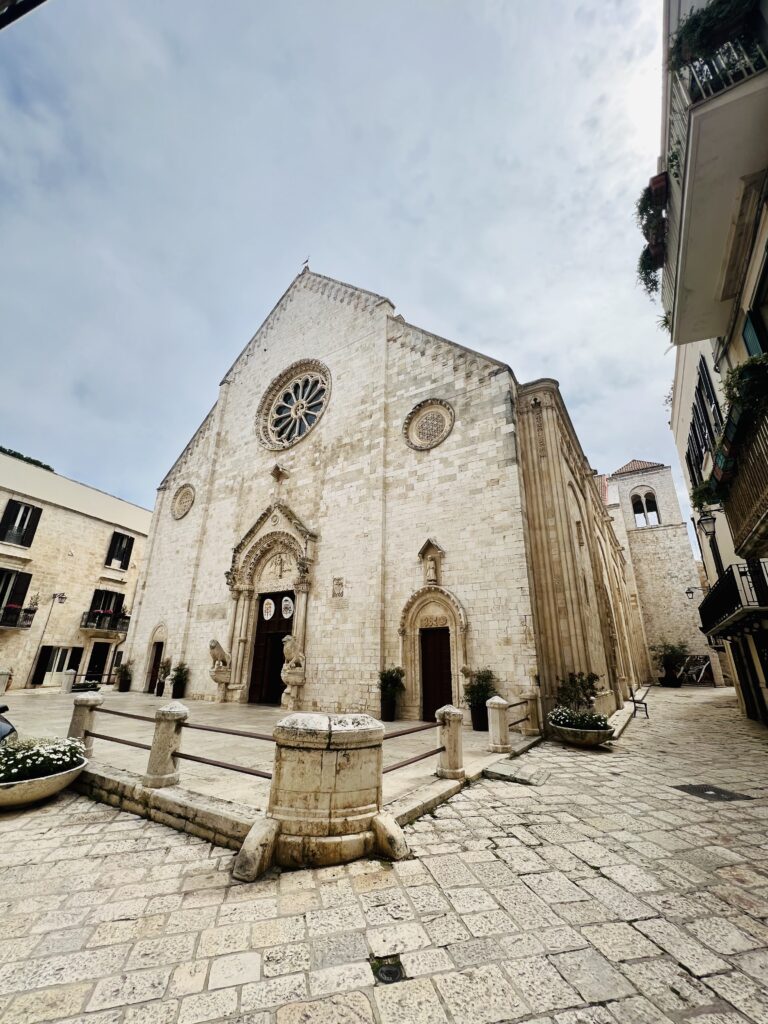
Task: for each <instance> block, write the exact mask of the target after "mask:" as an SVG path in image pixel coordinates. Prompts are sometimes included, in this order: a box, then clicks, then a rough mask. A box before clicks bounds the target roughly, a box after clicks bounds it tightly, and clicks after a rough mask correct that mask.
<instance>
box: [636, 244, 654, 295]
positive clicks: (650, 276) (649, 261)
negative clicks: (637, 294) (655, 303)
mask: <svg viewBox="0 0 768 1024" xmlns="http://www.w3.org/2000/svg"><path fill="white" fill-rule="evenodd" d="M658 270H659V266H658V261H657V260H656V259H654V257H653V255H652V253H651V247H650V246H649V245H646V246H644V247H643V251H642V252H641V253H640V259H639V260H638V261H637V280H638V281H639V283H640V284H641V285H642V287H643V289H644V290H645V292H646V294H647V295H649V296H650V297H651V298H653V296H654V295H656V294H657V292H658V290H659V275H658Z"/></svg>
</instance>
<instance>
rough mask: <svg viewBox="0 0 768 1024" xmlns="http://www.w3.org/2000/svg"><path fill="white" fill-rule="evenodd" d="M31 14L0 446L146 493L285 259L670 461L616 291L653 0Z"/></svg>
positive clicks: (15, 163) (16, 92) (21, 84)
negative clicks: (553, 386) (493, 361)
mask: <svg viewBox="0 0 768 1024" xmlns="http://www.w3.org/2000/svg"><path fill="white" fill-rule="evenodd" d="M72 15H73V10H72V6H71V4H67V3H65V2H64V0H60V2H58V3H51V4H44V5H42V6H41V7H40V8H38V9H37V10H36V11H35V12H34V13H33V14H30V15H28V16H26V17H25V18H22V19H21V20H20V21H18V22H17V23H16V24H15V25H14V26H12V27H11V28H9V29H7V30H5V31H3V32H2V33H0V123H2V124H3V132H2V133H0V231H1V232H2V238H3V243H4V250H5V255H6V259H5V261H4V269H3V273H2V275H0V302H1V303H2V308H3V322H2V339H3V340H2V347H3V378H4V383H5V387H4V389H3V390H4V402H3V407H2V413H0V436H1V437H2V441H3V443H4V444H6V445H8V446H9V447H13V448H16V449H20V450H23V451H26V452H28V453H29V454H30V455H33V456H36V457H39V458H42V459H43V460H45V461H47V462H50V463H52V464H53V465H54V466H55V467H56V469H57V470H59V471H60V472H63V473H66V474H67V475H70V476H74V477H76V478H78V479H82V480H84V481H87V482H89V483H92V484H94V485H95V486H98V487H102V488H104V489H106V490H109V491H112V492H115V493H117V494H120V495H122V496H124V497H126V498H129V499H131V500H134V501H138V502H141V503H144V504H151V503H152V501H153V495H154V488H155V487H156V485H157V483H158V482H159V481H160V479H161V478H162V476H163V474H164V473H165V471H166V470H167V468H168V467H169V466H170V465H171V463H172V462H173V460H174V459H175V457H176V455H177V454H178V452H179V451H180V450H181V449H182V448H183V446H184V444H185V443H186V441H187V440H188V438H189V437H190V436H191V434H192V432H193V431H194V430H195V428H196V427H197V425H198V423H199V422H200V420H201V419H202V418H203V416H204V415H205V413H206V412H207V410H208V408H209V407H210V405H211V404H212V403H213V401H214V400H215V397H216V385H217V383H218V381H219V379H220V377H221V375H222V373H223V372H224V370H225V369H226V368H227V366H229V365H230V363H231V362H232V360H233V358H234V357H235V355H236V354H237V353H238V352H239V351H240V349H241V348H242V346H243V345H244V344H245V342H246V341H247V339H248V338H249V337H250V336H251V334H252V333H253V331H254V330H255V328H256V327H257V326H258V324H259V323H260V322H261V320H262V319H263V317H264V315H265V314H266V312H267V311H268V310H269V309H270V308H271V307H272V305H273V304H274V302H275V300H276V298H277V297H278V296H279V295H280V294H281V293H282V291H283V290H284V288H285V287H286V285H287V283H288V282H289V281H290V279H291V278H292V277H293V275H294V274H295V273H296V272H297V271H298V269H299V268H300V266H301V263H302V261H303V259H304V258H305V257H306V256H308V255H309V256H310V257H311V265H312V267H313V269H316V270H318V271H319V272H321V273H326V274H330V275H332V276H335V277H340V278H341V279H343V280H347V281H351V282H353V283H357V284H360V285H361V286H363V287H367V288H370V289H372V290H375V291H378V292H381V293H383V294H386V295H389V296H390V297H391V298H392V299H393V301H395V302H396V303H397V305H398V310H399V311H400V312H402V313H403V314H404V315H405V316H406V318H407V319H409V320H411V321H413V322H416V323H418V324H420V325H421V326H423V327H425V328H427V329H428V330H432V331H434V332H435V333H438V334H441V335H444V336H446V337H450V338H453V339H455V340H457V341H459V342H462V343H464V344H467V345H469V346H471V347H473V348H480V349H482V350H485V351H488V352H489V353H490V354H492V355H494V356H497V357H499V358H502V359H504V360H505V361H506V362H509V363H510V364H511V365H512V367H513V368H514V370H515V372H516V374H517V376H518V378H519V379H521V380H522V379H532V378H535V377H539V376H543V375H547V376H554V377H556V378H558V379H559V380H560V382H561V386H562V389H563V393H564V395H565V397H566V400H567V401H568V404H569V408H570V411H571V413H572V416H573V420H574V423H575V425H576V428H577V430H578V432H579V435H580V438H581V440H582V443H583V445H584V448H585V450H586V452H587V454H588V456H589V458H590V460H591V462H592V464H593V465H595V466H596V467H597V468H599V469H601V470H608V471H610V470H612V469H615V468H616V467H618V466H620V465H622V464H623V463H625V462H626V461H628V460H629V459H630V458H633V457H639V458H648V459H653V460H659V461H665V462H672V464H673V465H674V466H675V467H676V466H677V462H676V456H675V453H674V449H673V446H672V439H671V435H670V433H669V430H668V428H667V423H666V418H667V417H666V410H665V409H664V406H663V396H664V394H665V392H666V391H667V389H668V384H669V380H670V379H671V375H672V370H673V363H672V358H671V356H666V357H665V356H664V349H665V343H666V342H665V336H664V335H663V334H662V333H661V332H660V331H658V329H657V328H656V326H655V310H654V308H653V306H652V305H651V304H650V303H649V302H648V300H647V299H646V297H645V296H644V295H643V294H642V293H641V292H640V290H639V289H638V288H637V286H636V285H635V263H636V260H637V256H638V253H639V250H640V247H641V238H640V236H639V234H638V232H637V230H636V228H635V226H634V222H633V218H632V211H633V204H634V199H635V197H636V196H637V194H638V193H639V192H640V189H641V188H642V186H643V184H644V183H645V182H646V181H647V179H648V177H649V175H650V174H651V173H652V172H653V171H654V169H655V161H656V155H657V150H658V134H659V118H660V87H661V76H660V50H659V42H660V34H661V0H654V2H652V3H648V4H647V3H642V2H641V0H631V2H629V0H625V2H622V3H618V2H612V3H605V2H603V0H601V2H600V3H598V2H597V0H594V2H583V3H580V4H578V5H573V4H571V3H568V2H567V0H558V2H555V0H543V2H541V3H538V4H535V5H533V4H523V3H522V2H518V0H509V2H491V0H485V2H480V3H474V4H473V3H469V2H467V3H451V4H447V3H445V2H444V0H419V2H418V3H416V4H414V3H412V2H409V0H391V2H390V3H388V4H386V5H372V4H356V3H353V2H352V0H328V2H326V3H323V4H314V3H310V2H309V0H302V2H298V0H289V2H286V3H285V4H279V5H278V4H272V5H264V4H258V5H256V4H251V3H248V2H247V0H228V2H227V4H226V5H224V6H222V5H218V6H217V5H190V4H187V3H182V0H165V2H164V3H163V4H151V5H147V4H140V5H136V4H130V5H126V4H123V3H120V2H119V0H80V3H79V4H78V7H77V16H76V17H73V16H72Z"/></svg>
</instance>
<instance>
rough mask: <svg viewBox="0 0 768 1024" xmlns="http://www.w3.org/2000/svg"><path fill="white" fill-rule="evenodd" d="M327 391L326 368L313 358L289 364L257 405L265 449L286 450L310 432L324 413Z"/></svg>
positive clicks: (328, 383) (328, 375)
mask: <svg viewBox="0 0 768 1024" xmlns="http://www.w3.org/2000/svg"><path fill="white" fill-rule="evenodd" d="M330 391H331V375H330V373H329V371H328V368H327V367H326V366H324V365H323V364H322V363H320V362H318V361H317V360H316V359H308V360H304V361H303V362H300V363H293V364H292V365H291V366H289V367H288V369H287V370H285V371H284V372H283V373H281V374H280V376H279V377H276V378H275V380H273V381H272V383H271V384H270V385H269V387H268V388H267V390H266V392H265V394H264V397H263V398H262V400H261V402H260V403H259V411H258V413H257V427H258V431H259V439H260V440H261V443H262V444H263V445H264V447H265V448H269V449H270V450H272V451H278V450H280V449H281V448H290V447H291V445H293V444H296V442H297V441H300V440H301V439H302V437H306V435H307V434H308V433H309V432H310V430H312V428H313V427H314V426H315V424H316V423H317V422H318V420H319V419H320V417H321V416H322V415H323V413H324V412H325V407H326V405H327V404H328V398H329V395H330Z"/></svg>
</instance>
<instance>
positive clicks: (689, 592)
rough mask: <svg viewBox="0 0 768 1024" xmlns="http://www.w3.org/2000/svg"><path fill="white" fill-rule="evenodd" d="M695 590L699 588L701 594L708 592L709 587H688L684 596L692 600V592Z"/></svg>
mask: <svg viewBox="0 0 768 1024" xmlns="http://www.w3.org/2000/svg"><path fill="white" fill-rule="evenodd" d="M696 590H700V591H701V592H702V594H708V593H709V591H710V588H709V587H688V589H687V590H686V592H685V596H686V597H687V598H688V600H689V601H692V600H693V594H694V591H696Z"/></svg>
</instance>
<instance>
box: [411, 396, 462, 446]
mask: <svg viewBox="0 0 768 1024" xmlns="http://www.w3.org/2000/svg"><path fill="white" fill-rule="evenodd" d="M453 420H454V415H453V409H452V408H451V406H450V405H449V404H448V403H447V402H444V401H443V400H442V399H440V398H428V399H427V400H426V401H425V402H419V404H418V405H416V406H414V408H413V409H411V411H410V412H409V413H408V415H407V416H406V418H405V423H403V433H404V434H405V440H406V442H407V443H408V444H409V445H410V446H411V448H415V449H416V450H417V451H426V450H427V449H428V448H436V447H437V445H439V444H442V442H443V441H444V440H445V439H446V437H448V435H449V434H450V432H451V430H452V429H453Z"/></svg>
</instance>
